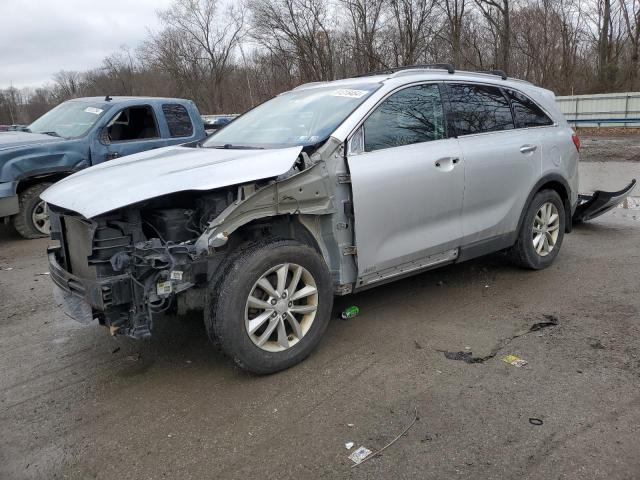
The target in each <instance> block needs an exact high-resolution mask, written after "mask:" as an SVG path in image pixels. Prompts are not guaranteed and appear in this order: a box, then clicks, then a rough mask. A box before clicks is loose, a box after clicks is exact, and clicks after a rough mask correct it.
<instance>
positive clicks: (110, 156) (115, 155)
mask: <svg viewBox="0 0 640 480" xmlns="http://www.w3.org/2000/svg"><path fill="white" fill-rule="evenodd" d="M119 156H120V154H119V153H118V152H110V153H107V160H114V159H116V158H118V157H119Z"/></svg>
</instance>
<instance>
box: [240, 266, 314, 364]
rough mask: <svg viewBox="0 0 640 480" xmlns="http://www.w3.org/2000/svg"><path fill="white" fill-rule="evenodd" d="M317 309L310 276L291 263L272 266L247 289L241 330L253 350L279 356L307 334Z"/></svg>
mask: <svg viewBox="0 0 640 480" xmlns="http://www.w3.org/2000/svg"><path fill="white" fill-rule="evenodd" d="M317 309H318V289H317V285H316V281H315V279H314V278H313V276H312V275H311V273H309V271H308V270H307V269H305V268H304V267H302V266H301V265H297V264H295V263H284V264H281V265H276V266H275V267H273V268H270V269H269V270H268V271H266V272H265V273H264V274H263V275H262V276H261V277H260V278H259V279H258V281H257V282H255V284H254V285H253V287H252V288H251V291H250V293H249V297H248V298H247V302H246V306H245V317H244V323H245V328H246V331H247V334H248V335H249V338H250V339H251V341H252V342H253V343H254V344H255V345H256V346H258V347H260V348H261V349H263V350H266V351H269V352H281V351H284V350H287V349H289V348H291V347H293V346H294V345H295V344H296V343H298V342H299V341H300V340H301V339H302V338H303V337H304V336H305V335H306V334H307V332H308V331H309V329H310V328H311V325H312V324H313V321H314V319H315V316H316V311H317Z"/></svg>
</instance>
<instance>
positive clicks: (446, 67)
mask: <svg viewBox="0 0 640 480" xmlns="http://www.w3.org/2000/svg"><path fill="white" fill-rule="evenodd" d="M424 69H442V70H446V71H447V72H449V73H450V74H454V73H456V70H455V68H454V67H453V65H451V64H450V63H427V64H423V65H406V66H404V67H393V68H385V69H383V70H376V71H375V72H369V73H363V74H361V75H356V77H355V78H359V77H369V76H372V75H383V74H385V73H386V74H394V73H398V72H402V71H404V70H424Z"/></svg>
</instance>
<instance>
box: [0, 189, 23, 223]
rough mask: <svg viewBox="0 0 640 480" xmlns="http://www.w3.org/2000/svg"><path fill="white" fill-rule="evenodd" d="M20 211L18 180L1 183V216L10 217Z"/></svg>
mask: <svg viewBox="0 0 640 480" xmlns="http://www.w3.org/2000/svg"><path fill="white" fill-rule="evenodd" d="M19 211H20V204H19V202H18V195H16V182H2V183H0V218H3V217H10V216H11V215H15V214H16V213H18V212H19Z"/></svg>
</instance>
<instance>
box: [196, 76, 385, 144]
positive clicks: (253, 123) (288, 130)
mask: <svg viewBox="0 0 640 480" xmlns="http://www.w3.org/2000/svg"><path fill="white" fill-rule="evenodd" d="M379 86H380V85H379V84H372V85H357V86H355V87H336V86H333V87H322V88H313V89H309V90H300V91H295V90H294V91H291V92H287V93H283V94H282V95H279V96H277V97H275V98H273V99H271V100H269V101H268V102H265V103H263V104H262V105H259V106H257V107H256V108H254V109H253V110H251V111H249V112H247V113H245V114H244V115H242V116H241V117H239V118H237V119H236V120H234V121H233V122H231V123H230V124H229V125H227V126H225V127H224V128H223V129H221V130H220V131H218V132H216V133H214V134H213V135H211V136H210V137H209V138H208V139H207V140H206V141H205V142H204V144H203V146H205V147H218V148H220V147H226V148H234V147H235V148H242V147H248V148H252V147H253V148H275V147H289V146H307V145H314V144H316V143H318V142H320V141H322V140H325V139H327V138H328V137H329V135H331V133H332V132H333V131H334V130H335V129H336V128H337V127H338V126H339V125H340V124H341V123H342V122H343V121H344V119H345V118H347V117H348V116H349V115H350V114H351V112H353V110H354V109H355V108H356V107H357V106H358V105H360V104H361V103H362V102H363V101H364V100H365V99H366V98H367V97H368V96H369V95H371V94H372V93H373V92H374V91H375V90H377V89H378V88H379Z"/></svg>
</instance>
